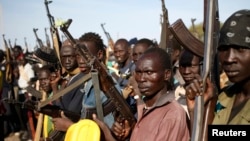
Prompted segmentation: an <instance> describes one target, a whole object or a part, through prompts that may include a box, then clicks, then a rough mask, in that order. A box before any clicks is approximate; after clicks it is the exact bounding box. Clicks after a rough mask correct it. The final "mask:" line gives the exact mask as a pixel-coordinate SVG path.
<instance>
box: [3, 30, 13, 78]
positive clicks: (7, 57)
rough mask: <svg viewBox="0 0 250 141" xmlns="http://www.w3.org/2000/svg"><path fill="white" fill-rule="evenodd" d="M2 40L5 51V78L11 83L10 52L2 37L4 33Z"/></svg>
mask: <svg viewBox="0 0 250 141" xmlns="http://www.w3.org/2000/svg"><path fill="white" fill-rule="evenodd" d="M3 41H4V46H5V51H6V77H5V79H6V82H7V83H11V82H12V66H11V54H10V48H9V46H8V43H7V41H6V39H5V37H4V34H3Z"/></svg>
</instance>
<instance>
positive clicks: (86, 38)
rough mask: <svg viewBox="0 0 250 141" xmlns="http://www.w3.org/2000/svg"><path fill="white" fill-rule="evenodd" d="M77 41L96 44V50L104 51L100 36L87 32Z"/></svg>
mask: <svg viewBox="0 0 250 141" xmlns="http://www.w3.org/2000/svg"><path fill="white" fill-rule="evenodd" d="M79 41H80V42H82V41H92V42H94V43H95V44H96V46H97V47H98V49H100V50H104V43H103V40H102V38H101V36H100V35H98V34H97V33H94V32H88V33H85V34H83V35H82V36H81V37H80V38H79Z"/></svg>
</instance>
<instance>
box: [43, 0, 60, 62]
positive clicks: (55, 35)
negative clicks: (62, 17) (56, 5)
mask: <svg viewBox="0 0 250 141" xmlns="http://www.w3.org/2000/svg"><path fill="white" fill-rule="evenodd" d="M50 3H52V1H48V0H44V4H45V8H46V11H47V16H48V19H49V24H50V33H51V37H52V41H53V48H54V49H55V51H56V55H57V58H58V60H59V64H60V65H61V59H60V47H61V41H60V37H59V33H58V30H57V28H56V25H55V19H54V17H53V16H52V15H51V14H50V11H49V4H50ZM60 67H61V66H60Z"/></svg>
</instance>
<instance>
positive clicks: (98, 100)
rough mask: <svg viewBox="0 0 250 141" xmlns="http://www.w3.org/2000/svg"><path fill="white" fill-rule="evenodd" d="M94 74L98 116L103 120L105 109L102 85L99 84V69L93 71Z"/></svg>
mask: <svg viewBox="0 0 250 141" xmlns="http://www.w3.org/2000/svg"><path fill="white" fill-rule="evenodd" d="M91 75H92V82H93V86H94V93H95V103H96V111H97V116H98V118H99V119H100V120H101V121H103V109H102V104H101V103H102V102H101V96H100V95H101V91H100V85H99V78H98V77H99V76H98V72H97V70H92V71H91Z"/></svg>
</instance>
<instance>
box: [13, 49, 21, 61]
mask: <svg viewBox="0 0 250 141" xmlns="http://www.w3.org/2000/svg"><path fill="white" fill-rule="evenodd" d="M13 54H14V57H15V58H17V57H18V56H19V55H20V54H21V51H20V50H19V49H18V48H16V47H15V48H13Z"/></svg>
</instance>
